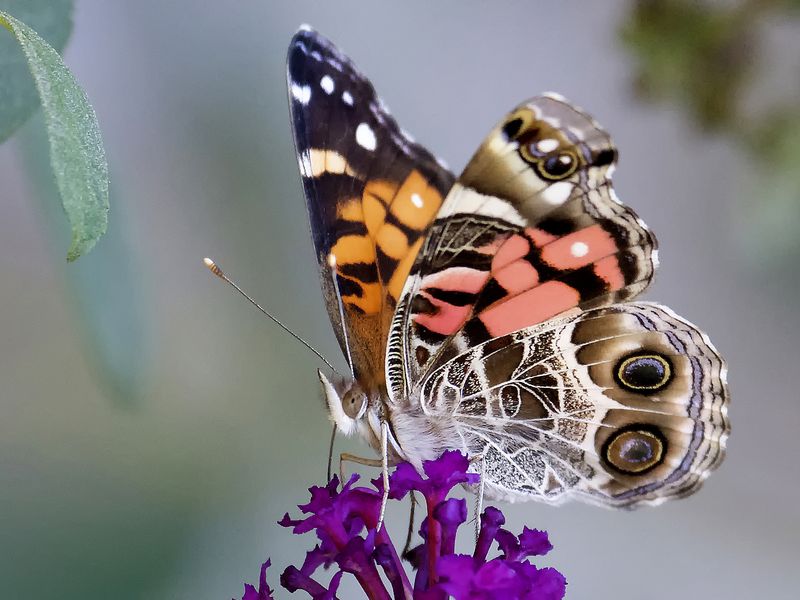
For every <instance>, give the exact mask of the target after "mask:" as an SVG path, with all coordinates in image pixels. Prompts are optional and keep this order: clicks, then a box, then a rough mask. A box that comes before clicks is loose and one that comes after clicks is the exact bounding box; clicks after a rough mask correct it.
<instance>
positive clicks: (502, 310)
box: [478, 281, 580, 337]
mask: <svg viewBox="0 0 800 600" xmlns="http://www.w3.org/2000/svg"><path fill="white" fill-rule="evenodd" d="M579 302H580V294H579V293H578V290H576V289H575V288H573V287H570V286H569V285H567V284H566V283H563V282H561V281H546V282H544V283H543V284H541V285H539V286H537V287H535V288H533V289H531V290H528V291H527V292H523V293H522V294H520V295H519V296H514V297H513V298H510V299H508V300H505V301H503V302H500V303H499V304H497V305H496V306H494V307H490V308H487V309H486V310H485V311H483V312H482V313H481V314H480V315H479V316H478V318H479V319H480V320H481V322H482V323H483V325H484V327H486V330H487V331H488V332H489V334H490V335H491V336H492V337H498V336H501V335H506V334H509V333H513V332H514V331H519V330H520V329H525V328H526V327H530V326H531V325H536V324H537V323H541V322H543V321H546V320H547V319H549V318H551V317H554V316H555V315H557V314H559V313H562V312H564V311H565V310H569V309H570V308H573V307H575V306H577V305H578V303H579Z"/></svg>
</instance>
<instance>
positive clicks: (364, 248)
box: [331, 235, 376, 264]
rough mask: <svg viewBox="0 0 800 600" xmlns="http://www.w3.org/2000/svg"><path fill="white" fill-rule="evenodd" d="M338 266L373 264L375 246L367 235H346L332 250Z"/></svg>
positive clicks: (337, 241)
mask: <svg viewBox="0 0 800 600" xmlns="http://www.w3.org/2000/svg"><path fill="white" fill-rule="evenodd" d="M331 254H333V255H334V257H336V263H337V264H353V263H373V262H375V260H376V256H375V246H373V244H372V240H370V239H369V238H368V237H367V236H365V235H344V236H342V237H340V238H339V239H338V240H336V243H335V244H334V245H333V248H331Z"/></svg>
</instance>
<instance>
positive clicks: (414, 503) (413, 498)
mask: <svg viewBox="0 0 800 600" xmlns="http://www.w3.org/2000/svg"><path fill="white" fill-rule="evenodd" d="M408 497H409V498H410V499H411V510H410V511H409V513H408V534H407V535H406V543H405V545H404V546H403V553H402V554H401V555H400V556H402V557H403V558H405V557H406V555H407V554H408V552H409V550H411V538H412V537H413V536H414V512H415V511H414V509H415V508H416V506H417V497H416V496H415V495H414V491H413V490H412V491H410V492H409V493H408Z"/></svg>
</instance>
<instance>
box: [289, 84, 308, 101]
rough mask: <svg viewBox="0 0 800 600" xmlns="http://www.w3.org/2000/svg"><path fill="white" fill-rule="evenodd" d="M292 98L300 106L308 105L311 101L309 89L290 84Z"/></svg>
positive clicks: (305, 86)
mask: <svg viewBox="0 0 800 600" xmlns="http://www.w3.org/2000/svg"><path fill="white" fill-rule="evenodd" d="M292 97H293V98H294V99H295V100H297V101H298V102H299V103H300V104H308V101H309V100H311V88H310V87H308V86H307V85H297V84H296V83H293V84H292Z"/></svg>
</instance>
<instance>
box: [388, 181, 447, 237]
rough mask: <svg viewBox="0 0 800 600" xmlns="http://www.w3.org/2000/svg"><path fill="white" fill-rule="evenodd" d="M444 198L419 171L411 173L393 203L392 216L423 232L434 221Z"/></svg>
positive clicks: (391, 207)
mask: <svg viewBox="0 0 800 600" xmlns="http://www.w3.org/2000/svg"><path fill="white" fill-rule="evenodd" d="M441 205H442V196H441V194H439V192H437V191H436V190H435V189H434V188H433V187H431V186H430V185H428V182H427V180H426V179H425V178H424V177H423V176H422V175H421V174H420V172H419V171H411V173H410V174H409V176H408V177H406V179H405V181H403V183H402V185H401V186H400V188H399V189H398V190H397V195H396V196H395V197H394V200H393V201H392V202H391V206H390V210H391V212H392V215H394V217H395V218H396V219H397V220H398V221H400V223H402V224H403V225H405V226H406V227H410V228H411V229H416V230H417V231H422V230H423V229H425V228H426V227H427V226H428V225H429V224H430V223H431V221H433V219H434V217H435V216H436V213H437V212H439V207H440V206H441Z"/></svg>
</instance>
